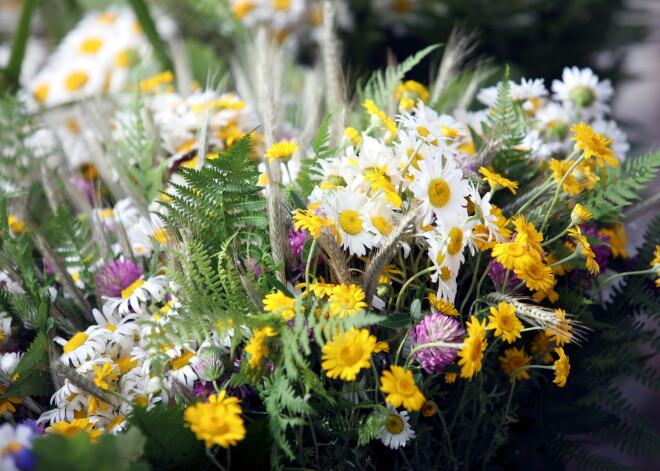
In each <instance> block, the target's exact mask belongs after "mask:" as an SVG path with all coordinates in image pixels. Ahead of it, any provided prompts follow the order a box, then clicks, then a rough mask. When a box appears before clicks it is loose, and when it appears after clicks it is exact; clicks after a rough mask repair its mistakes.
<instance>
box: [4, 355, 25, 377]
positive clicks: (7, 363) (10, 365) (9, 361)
mask: <svg viewBox="0 0 660 471" xmlns="http://www.w3.org/2000/svg"><path fill="white" fill-rule="evenodd" d="M22 356H23V353H20V352H18V353H16V352H11V353H4V354H2V355H0V370H2V371H4V372H5V373H6V374H7V375H9V376H11V375H12V374H14V370H15V369H16V365H18V362H19V361H21V357H22Z"/></svg>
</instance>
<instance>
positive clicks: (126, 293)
mask: <svg viewBox="0 0 660 471" xmlns="http://www.w3.org/2000/svg"><path fill="white" fill-rule="evenodd" d="M143 284H144V280H143V279H141V278H140V279H137V280H135V281H134V282H133V283H131V284H130V285H129V286H128V287H127V288H126V289H123V290H122V292H121V297H122V299H126V298H128V297H129V296H131V295H133V293H134V292H135V290H136V289H138V288H139V287H140V286H142V285H143Z"/></svg>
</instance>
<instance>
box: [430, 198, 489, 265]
mask: <svg viewBox="0 0 660 471" xmlns="http://www.w3.org/2000/svg"><path fill="white" fill-rule="evenodd" d="M477 223H478V220H477V219H473V218H469V217H468V216H467V211H466V212H465V214H464V215H463V217H461V218H459V219H454V220H451V219H442V220H438V225H437V232H436V231H431V232H427V233H426V234H425V235H426V237H434V236H436V235H434V234H438V235H440V237H441V240H442V245H441V247H442V252H441V254H442V256H443V257H444V263H443V265H444V266H446V267H447V268H448V269H449V270H450V271H451V272H452V273H458V270H459V269H460V268H461V265H462V264H463V262H465V248H468V247H469V249H470V252H471V253H472V254H474V253H475V251H476V250H477V246H476V244H475V243H474V237H473V234H472V229H474V226H476V225H477ZM436 237H437V236H436ZM437 257H439V255H437V256H436V258H437Z"/></svg>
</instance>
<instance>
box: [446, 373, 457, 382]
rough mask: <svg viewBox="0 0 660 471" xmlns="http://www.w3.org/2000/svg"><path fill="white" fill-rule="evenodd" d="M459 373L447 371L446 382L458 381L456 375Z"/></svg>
mask: <svg viewBox="0 0 660 471" xmlns="http://www.w3.org/2000/svg"><path fill="white" fill-rule="evenodd" d="M457 376H458V375H457V374H456V373H445V383H447V384H451V383H453V382H454V381H456V377H457Z"/></svg>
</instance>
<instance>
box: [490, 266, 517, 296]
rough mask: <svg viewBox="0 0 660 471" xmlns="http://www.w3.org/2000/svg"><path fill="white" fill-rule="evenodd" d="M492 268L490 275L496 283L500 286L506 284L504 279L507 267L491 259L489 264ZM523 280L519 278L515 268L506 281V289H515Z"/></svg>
mask: <svg viewBox="0 0 660 471" xmlns="http://www.w3.org/2000/svg"><path fill="white" fill-rule="evenodd" d="M488 266H489V267H490V270H489V271H488V277H489V278H490V279H491V280H492V281H493V283H495V286H497V287H500V286H502V285H503V284H504V279H505V278H506V268H504V265H502V264H501V263H500V262H496V261H495V260H491V262H490V263H489V264H488ZM521 281H522V280H521V279H520V278H518V275H516V274H515V273H514V272H513V270H511V273H509V280H508V281H507V283H506V288H505V289H506V291H513V289H514V288H515V287H516V286H518V285H519V284H520V282H521Z"/></svg>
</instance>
